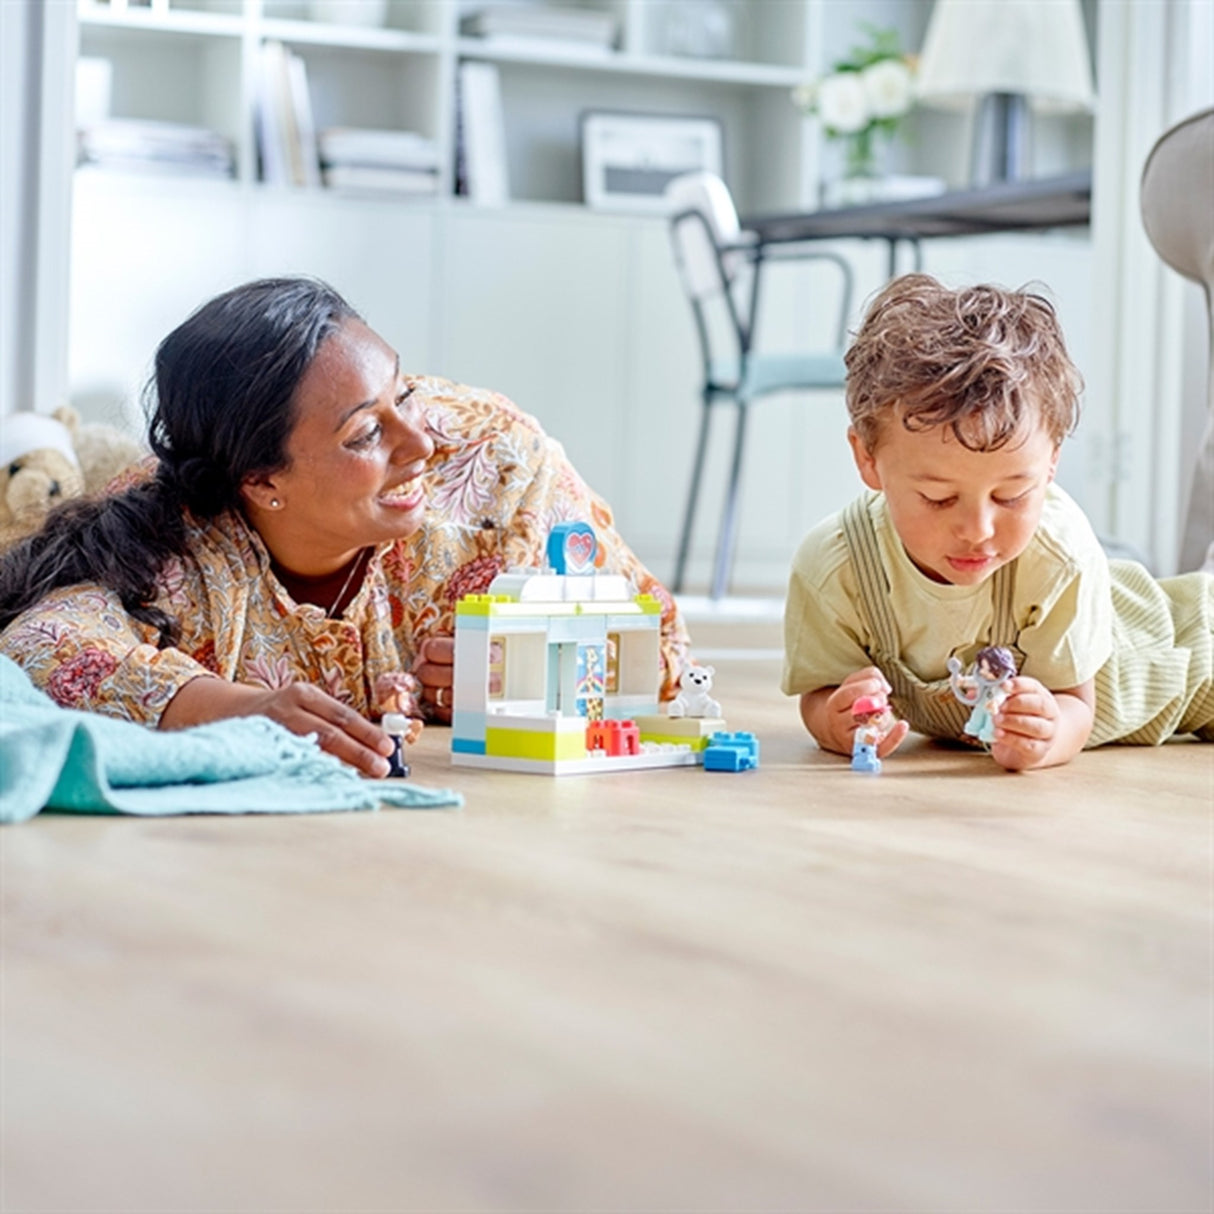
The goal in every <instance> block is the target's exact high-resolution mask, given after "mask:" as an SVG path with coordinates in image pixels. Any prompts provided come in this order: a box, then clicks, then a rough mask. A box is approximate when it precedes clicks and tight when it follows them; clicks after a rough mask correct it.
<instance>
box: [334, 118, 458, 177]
mask: <svg viewBox="0 0 1214 1214" xmlns="http://www.w3.org/2000/svg"><path fill="white" fill-rule="evenodd" d="M318 143H319V146H320V159H321V162H322V163H323V164H326V165H334V164H358V165H378V166H380V167H382V168H389V169H418V170H429V171H435V170H437V168H438V144H437V143H436V142H435V141H434V140H433V139H427V138H426V136H424V135H420V134H418V133H417V132H416V131H383V130H373V129H369V128H363V127H329V128H327V129H326V130H323V131H321V133H320V135H319V137H318Z"/></svg>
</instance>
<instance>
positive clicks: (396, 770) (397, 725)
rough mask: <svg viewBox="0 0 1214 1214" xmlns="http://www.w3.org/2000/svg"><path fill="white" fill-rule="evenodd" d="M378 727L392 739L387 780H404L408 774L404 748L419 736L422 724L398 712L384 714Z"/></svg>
mask: <svg viewBox="0 0 1214 1214" xmlns="http://www.w3.org/2000/svg"><path fill="white" fill-rule="evenodd" d="M380 727H381V728H382V729H383V731H384V732H385V733H386V734H387V735H388V736H389V737H390V738H391V739H392V753H391V754H390V755H389V756H388V778H389V779H391V778H392V777H396V778H397V779H402V780H403V779H404V778H405V777H406V776H408V774H409V764H408V763H406V762H405V746H406V745H410V746H411V745H412V744H413V743H414V742H416V741H417V739H418V738H419V737H420V736H421V732H422V723H421V722H420V721H419V720H418V719H417V718H416V717H407V716H405V715H404V714H403V713H399V712H386V713H384V718H383V720H382V721H381V722H380Z"/></svg>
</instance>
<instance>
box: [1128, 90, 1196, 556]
mask: <svg viewBox="0 0 1214 1214" xmlns="http://www.w3.org/2000/svg"><path fill="white" fill-rule="evenodd" d="M1141 206H1142V222H1143V226H1144V227H1145V228H1146V232H1147V235H1148V236H1149V237H1150V239H1151V243H1152V244H1153V245H1154V246H1155V251H1156V252H1157V253H1158V254H1159V256H1160V257H1161V258H1163V260H1164V261H1165V262H1167V264H1168V265H1170V266H1171V267H1172V269H1174V270H1175V271H1176V272H1177V273H1178V274H1183V275H1184V276H1185V277H1186V278H1191V279H1192V280H1193V281H1194V282H1196V283H1199V284H1200V285H1201V287H1202V289H1203V290H1204V291H1205V295H1206V312H1207V316H1208V318H1209V326H1208V327H1209V342H1210V344H1209V348H1208V354H1209V361H1210V366H1209V377H1208V380H1207V396H1208V404H1209V414H1208V416H1207V418H1206V429H1205V434H1204V436H1203V438H1202V441H1201V445H1200V448H1199V450H1198V454H1197V464H1196V467H1195V469H1194V472H1193V488H1192V491H1191V493H1190V495H1189V509H1188V515H1187V518H1186V520H1185V528H1184V533H1183V536H1182V538H1181V546H1180V562H1179V565H1180V568H1181V569H1182V570H1184V569H1198V568H1201V567H1203V565H1204V567H1205V568H1207V569H1209V570H1210V571H1211V572H1214V109H1208V110H1201V111H1200V112H1199V113H1196V114H1193V115H1192V116H1191V117H1189V118H1186V119H1185V120H1184V121H1183V122H1179V123H1177V124H1176V125H1175V126H1173V127H1171V128H1170V129H1168V130H1167V131H1165V132H1164V133H1163V134H1162V135H1161V136H1160V137H1159V139H1158V140H1157V141H1156V143H1155V146H1154V147H1153V148H1152V149H1151V153H1150V155H1149V156H1148V157H1147V161H1146V165H1145V166H1144V168H1143V170H1142V189H1141Z"/></svg>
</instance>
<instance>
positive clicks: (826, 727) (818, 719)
mask: <svg viewBox="0 0 1214 1214" xmlns="http://www.w3.org/2000/svg"><path fill="white" fill-rule="evenodd" d="M890 690H891V689H890V685H889V682H888V681H887V680H886V678H885V676H884V675H883V674H882V673H881V671H880V670H878V669H877V667H876V666H866V667H865V668H864V669H863V670H857V671H855V672H854V673H852V674H849V675H848V676H847V678H845V679H844V680H843V682H842V683H840V684H839V686H838V687H820V688H818V690H817V691H809V692H806V693H805V695H803V696H802V697H801V719H802V720H803V721H804V722H805V728H806V729H808V730H809V732H810V733H811V734H813V736H814V741H815V742H817V743H818V745H819V746H821V747H822V749H823V750H833V751H834V752H835V753H836V754H841V755H849V754H851V751H852V735H853V734H854V733H855V732H856V721H855V718H854V717H853V716H852V712H851V706H852V705H853V704H854V703H855V702H856V701H857V700H858V699H859V698H860V697H861V696H888V695H889V693H890ZM908 733H910V726H909V725H908V724H907V723H906V722H905V721H897V722H895V724H894V726H893V728H892V729H891V730H890V731H889V733H887V734H886V735H885V737H884V738H882V739H881V742H880V744H879V745H878V746H877V756H878V758H882V759H884V758H885V756H886V755H888V754H892V753H893V752H894V751H895V750H897V749H898V747H899V746H901V745H902V739H903V738H905V737H906V735H907V734H908Z"/></svg>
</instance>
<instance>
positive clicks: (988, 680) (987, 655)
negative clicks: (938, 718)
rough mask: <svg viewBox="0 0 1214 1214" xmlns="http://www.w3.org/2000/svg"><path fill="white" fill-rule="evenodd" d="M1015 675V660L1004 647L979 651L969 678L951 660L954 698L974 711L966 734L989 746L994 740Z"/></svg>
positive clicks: (950, 679) (950, 668)
mask: <svg viewBox="0 0 1214 1214" xmlns="http://www.w3.org/2000/svg"><path fill="white" fill-rule="evenodd" d="M1015 673H1016V658H1015V656H1014V655H1013V654H1012V651H1011V650H1010V649H1005V648H1004V647H1003V646H1002V645H988V646H987V647H986V648H985V649H980V650H979V651H978V657H977V660H976V661H975V662H974V665H973V667H971V669H970V671H969V673H968V674H962V673H961V663H960V661H959V660H958V659H957V658H949V660H948V681H949V686H950V687H951V688H952V691H953V695H954V696H956V698H957V699H958V700H960V701H961V703H962V704H969V705H972V708H973V711H972V712H971V713H970V716H969V720H968V721H966V723H965V732H966V733H967V734H969V735H970V737H973V738H977V739H978V741H979V742H984V743H985V744H986V745H987V746H990V744H991V743H992V742H994V740H995V717H996V716H997V715H998V713H999V709H1000V708H1002V707H1003V701H1004V700H1006V699H1007V681H1008V679H1010V678H1012V677H1013V676H1014V675H1015Z"/></svg>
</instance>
